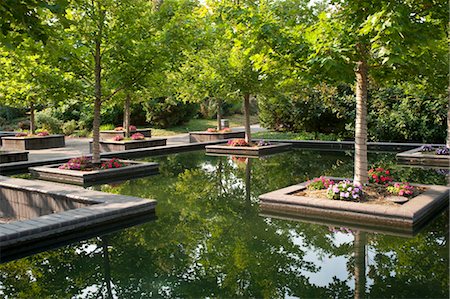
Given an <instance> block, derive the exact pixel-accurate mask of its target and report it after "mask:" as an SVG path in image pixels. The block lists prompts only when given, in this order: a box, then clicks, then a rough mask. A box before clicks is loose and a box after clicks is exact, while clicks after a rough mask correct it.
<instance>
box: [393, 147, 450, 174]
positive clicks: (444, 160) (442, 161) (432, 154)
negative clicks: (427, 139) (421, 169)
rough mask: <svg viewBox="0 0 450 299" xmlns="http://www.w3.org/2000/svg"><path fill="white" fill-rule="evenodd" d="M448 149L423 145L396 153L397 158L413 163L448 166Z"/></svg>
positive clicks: (400, 160)
mask: <svg viewBox="0 0 450 299" xmlns="http://www.w3.org/2000/svg"><path fill="white" fill-rule="evenodd" d="M449 152H450V150H449V148H447V147H445V146H439V145H428V144H426V145H423V146H421V147H418V148H415V149H412V150H409V151H405V152H402V153H399V154H397V156H396V157H397V160H398V161H399V162H402V163H408V164H413V165H414V164H415V165H430V166H443V167H447V168H450V154H449Z"/></svg>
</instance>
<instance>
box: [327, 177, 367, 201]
mask: <svg viewBox="0 0 450 299" xmlns="http://www.w3.org/2000/svg"><path fill="white" fill-rule="evenodd" d="M361 195H362V187H361V186H355V185H353V183H352V182H350V181H347V180H345V181H341V182H339V183H337V184H332V185H330V186H328V190H327V197H328V198H329V199H336V200H360V199H361Z"/></svg>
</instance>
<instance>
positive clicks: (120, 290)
mask: <svg viewBox="0 0 450 299" xmlns="http://www.w3.org/2000/svg"><path fill="white" fill-rule="evenodd" d="M377 159H381V160H382V162H386V163H394V162H392V161H393V160H392V157H389V156H385V155H376V156H371V161H372V163H373V162H379V161H380V160H377ZM390 159H391V160H390ZM151 160H152V161H156V162H159V163H160V165H161V167H160V172H161V174H160V175H157V176H153V177H150V178H144V179H139V180H135V181H129V182H125V183H123V184H121V185H119V186H102V191H107V192H113V193H120V194H125V195H134V196H140V197H147V198H155V199H157V200H158V206H157V215H158V219H157V220H156V221H154V222H150V223H147V224H142V225H138V226H134V227H131V228H128V229H126V230H123V231H121V232H117V233H114V234H111V235H109V236H108V238H107V239H97V238H94V239H90V240H87V241H82V242H79V243H75V244H73V245H69V246H65V247H63V248H60V249H56V250H49V251H47V252H43V253H40V254H36V255H32V256H29V257H26V258H22V259H18V260H16V261H13V262H10V263H7V264H3V265H0V280H1V282H2V283H1V286H0V290H1V292H3V296H5V297H6V296H9V297H12V298H27V297H28V298H43V297H44V298H45V297H56V298H60V297H62V298H67V297H75V298H77V297H78V298H94V297H96V296H104V297H106V296H110V297H115V298H152V297H158V298H173V297H183V298H185V297H190V298H204V297H219V298H236V297H246V298H247V297H258V298H354V297H357V298H358V297H359V298H363V297H376V298H385V297H393V298H399V297H407V298H408V297H423V298H425V297H446V296H447V295H448V294H447V290H448V278H449V277H448V265H449V261H448V210H447V211H446V212H445V213H444V214H442V215H440V216H439V217H438V218H437V219H436V220H435V221H434V222H433V223H432V224H431V225H430V226H429V227H426V228H425V229H424V230H423V231H421V232H419V233H418V234H417V235H415V236H413V235H410V236H405V235H404V234H402V235H396V234H395V233H391V234H389V233H388V232H386V233H385V232H383V231H376V230H367V229H363V228H360V227H347V229H348V231H347V230H344V229H342V230H339V231H337V230H336V228H339V227H340V225H339V224H336V223H333V224H326V225H324V224H321V223H317V222H316V223H311V222H308V221H302V220H300V221H299V219H292V218H289V217H284V218H281V217H275V216H270V217H268V216H269V215H264V217H262V216H261V214H262V212H263V211H260V208H259V203H258V200H257V198H258V196H259V195H260V194H262V193H266V192H268V191H272V190H275V189H278V188H282V187H285V186H288V185H291V184H293V183H297V182H300V181H304V180H305V179H308V178H312V177H314V176H318V175H320V174H324V175H330V176H338V175H339V176H346V175H349V174H351V172H352V171H353V166H352V157H351V154H348V153H342V152H335V153H331V154H330V153H326V152H320V153H317V152H311V151H298V152H291V153H284V154H280V155H275V156H272V157H269V158H267V159H264V160H260V159H252V160H244V161H243V162H236V161H235V160H232V159H231V158H227V157H220V158H213V157H205V156H204V153H202V152H200V153H186V154H180V155H171V156H168V157H161V158H158V159H155V158H152V159H151ZM427 175H429V180H430V181H435V180H438V179H439V178H438V177H435V176H434V175H433V174H427ZM399 176H401V177H403V178H407V177H408V176H409V177H410V178H414V172H409V170H408V171H407V172H403V171H402V170H399ZM436 176H437V174H436ZM422 178H424V177H422ZM343 227H346V226H343Z"/></svg>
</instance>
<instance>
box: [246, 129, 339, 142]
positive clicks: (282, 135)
mask: <svg viewBox="0 0 450 299" xmlns="http://www.w3.org/2000/svg"><path fill="white" fill-rule="evenodd" d="M252 138H255V139H256V138H257V139H279V140H323V141H342V140H343V138H340V137H338V136H337V135H336V134H323V133H314V132H299V133H293V132H273V131H271V132H259V133H253V134H252Z"/></svg>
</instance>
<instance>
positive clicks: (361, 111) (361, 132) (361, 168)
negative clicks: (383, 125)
mask: <svg viewBox="0 0 450 299" xmlns="http://www.w3.org/2000/svg"><path fill="white" fill-rule="evenodd" d="M367 73H368V67H367V63H366V61H364V60H361V61H358V63H357V64H356V71H355V74H356V123H355V177H354V182H355V183H356V184H365V183H367V181H368V179H367V175H368V174H367V167H368V166H367V165H368V163H367V85H368V80H367Z"/></svg>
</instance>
